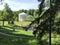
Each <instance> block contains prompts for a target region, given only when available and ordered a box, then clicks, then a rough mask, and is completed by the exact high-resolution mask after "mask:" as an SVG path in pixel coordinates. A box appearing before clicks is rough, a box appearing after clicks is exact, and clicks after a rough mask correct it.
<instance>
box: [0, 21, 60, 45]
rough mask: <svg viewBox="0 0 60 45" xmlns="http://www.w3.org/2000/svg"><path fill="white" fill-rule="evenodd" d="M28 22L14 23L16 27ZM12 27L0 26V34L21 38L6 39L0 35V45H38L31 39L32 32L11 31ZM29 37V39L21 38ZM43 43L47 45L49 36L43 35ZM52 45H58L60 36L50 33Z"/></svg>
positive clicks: (21, 29)
mask: <svg viewBox="0 0 60 45" xmlns="http://www.w3.org/2000/svg"><path fill="white" fill-rule="evenodd" d="M29 23H30V22H15V24H16V25H20V24H22V25H23V26H27V25H28V24H29ZM13 29H14V26H13V25H8V24H7V22H5V26H4V27H3V26H0V32H3V33H7V34H11V35H17V36H21V37H8V36H4V35H0V45H39V44H38V43H37V42H38V41H37V39H36V38H33V34H32V32H28V31H25V29H23V28H21V27H20V28H16V29H15V31H14V30H13ZM23 37H29V38H23ZM42 40H43V42H45V43H46V45H49V43H48V42H49V34H48V33H47V34H45V35H44V36H43V38H42ZM52 45H60V34H56V33H55V34H54V33H52Z"/></svg>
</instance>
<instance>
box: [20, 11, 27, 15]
mask: <svg viewBox="0 0 60 45" xmlns="http://www.w3.org/2000/svg"><path fill="white" fill-rule="evenodd" d="M19 15H25V16H26V15H27V14H26V13H24V12H22V13H20V14H19Z"/></svg>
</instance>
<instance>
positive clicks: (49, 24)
mask: <svg viewBox="0 0 60 45" xmlns="http://www.w3.org/2000/svg"><path fill="white" fill-rule="evenodd" d="M38 1H41V3H40V4H39V17H37V18H35V20H34V21H32V23H31V24H30V25H29V27H28V28H30V27H32V25H34V24H37V26H36V27H35V28H34V29H35V30H36V32H35V34H36V33H37V32H39V34H38V37H39V38H38V39H39V42H40V44H41V45H42V44H43V43H42V37H43V36H44V35H45V33H46V32H48V33H49V30H54V29H55V28H54V25H56V24H55V22H54V20H55V16H56V12H57V11H58V10H59V7H60V6H59V5H60V0H58V1H57V0H52V1H51V2H50V8H49V9H47V10H45V11H43V8H44V2H45V0H38ZM41 20H43V21H41ZM50 28H51V29H50ZM54 31H56V29H55V30H54ZM54 31H53V32H54ZM50 34H51V32H50ZM50 36H51V35H50ZM50 41H51V37H50Z"/></svg>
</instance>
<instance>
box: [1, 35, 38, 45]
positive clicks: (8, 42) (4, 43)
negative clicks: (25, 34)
mask: <svg viewBox="0 0 60 45" xmlns="http://www.w3.org/2000/svg"><path fill="white" fill-rule="evenodd" d="M34 40H35V39H34V38H33V39H31V37H30V38H27V39H25V38H21V37H19V38H18V37H8V36H3V35H0V45H38V44H37V42H36V41H34Z"/></svg>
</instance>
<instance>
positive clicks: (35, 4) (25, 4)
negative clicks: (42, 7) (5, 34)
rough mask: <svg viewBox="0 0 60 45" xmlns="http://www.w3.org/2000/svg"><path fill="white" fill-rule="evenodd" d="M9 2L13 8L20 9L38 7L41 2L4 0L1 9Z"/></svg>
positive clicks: (36, 0)
mask: <svg viewBox="0 0 60 45" xmlns="http://www.w3.org/2000/svg"><path fill="white" fill-rule="evenodd" d="M5 3H7V4H8V5H9V7H10V8H11V10H13V11H18V10H20V9H27V10H28V9H38V5H39V3H40V2H38V0H4V2H3V4H2V5H0V10H2V9H4V4H5Z"/></svg>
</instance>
